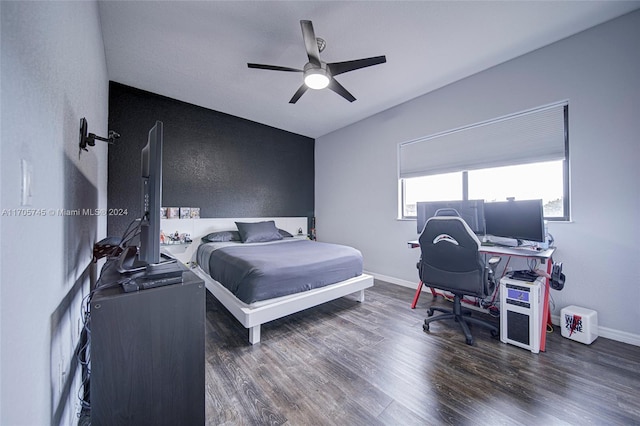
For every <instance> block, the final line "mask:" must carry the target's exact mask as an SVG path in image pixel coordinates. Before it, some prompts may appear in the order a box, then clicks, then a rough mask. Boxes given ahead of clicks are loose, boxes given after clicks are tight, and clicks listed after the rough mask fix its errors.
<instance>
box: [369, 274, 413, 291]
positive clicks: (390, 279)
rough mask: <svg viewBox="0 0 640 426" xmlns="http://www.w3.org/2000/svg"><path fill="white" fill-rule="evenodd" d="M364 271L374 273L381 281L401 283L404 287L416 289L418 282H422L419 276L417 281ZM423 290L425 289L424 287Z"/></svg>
mask: <svg viewBox="0 0 640 426" xmlns="http://www.w3.org/2000/svg"><path fill="white" fill-rule="evenodd" d="M363 272H364V273H365V274H368V275H373V277H374V278H375V279H378V280H380V281H384V282H387V283H391V284H396V285H400V286H402V287H409V288H412V289H414V290H415V289H416V288H418V283H419V282H420V280H418V279H417V278H416V280H415V281H407V280H401V279H399V278H394V277H389V276H387V275H381V274H376V273H375V272H370V271H363ZM425 288H426V287H425ZM422 291H424V288H423V289H422Z"/></svg>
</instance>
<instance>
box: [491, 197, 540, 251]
mask: <svg viewBox="0 0 640 426" xmlns="http://www.w3.org/2000/svg"><path fill="white" fill-rule="evenodd" d="M484 219H485V225H486V230H487V235H492V236H494V237H502V238H512V239H515V240H519V241H522V240H525V241H535V242H545V231H544V213H543V208H542V200H510V201H501V202H493V203H484Z"/></svg>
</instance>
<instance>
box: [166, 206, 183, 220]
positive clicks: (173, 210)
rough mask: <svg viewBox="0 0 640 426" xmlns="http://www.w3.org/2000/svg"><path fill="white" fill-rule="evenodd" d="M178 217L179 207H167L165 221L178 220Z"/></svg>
mask: <svg viewBox="0 0 640 426" xmlns="http://www.w3.org/2000/svg"><path fill="white" fill-rule="evenodd" d="M179 217H180V208H179V207H167V219H178V218H179Z"/></svg>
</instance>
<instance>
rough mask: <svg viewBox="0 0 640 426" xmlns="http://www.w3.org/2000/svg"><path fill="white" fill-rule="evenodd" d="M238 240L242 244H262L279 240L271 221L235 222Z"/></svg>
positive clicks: (278, 233)
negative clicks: (240, 240)
mask: <svg viewBox="0 0 640 426" xmlns="http://www.w3.org/2000/svg"><path fill="white" fill-rule="evenodd" d="M236 226H237V227H238V232H240V238H241V239H242V242H243V243H264V242H267V241H276V240H281V239H282V235H280V232H278V228H276V224H275V222H274V221H273V220H269V221H265V222H236Z"/></svg>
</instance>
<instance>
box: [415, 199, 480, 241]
mask: <svg viewBox="0 0 640 426" xmlns="http://www.w3.org/2000/svg"><path fill="white" fill-rule="evenodd" d="M416 209H417V221H416V222H417V230H418V234H422V230H423V229H424V225H425V224H426V223H427V220H428V219H429V218H431V217H433V216H435V215H436V212H437V211H438V210H440V209H455V210H456V212H458V215H459V216H460V217H461V218H462V219H463V220H464V221H465V222H466V223H467V225H469V228H471V230H472V231H473V232H474V233H475V234H477V235H484V233H485V225H484V200H455V201H419V202H418V203H417V205H416Z"/></svg>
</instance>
